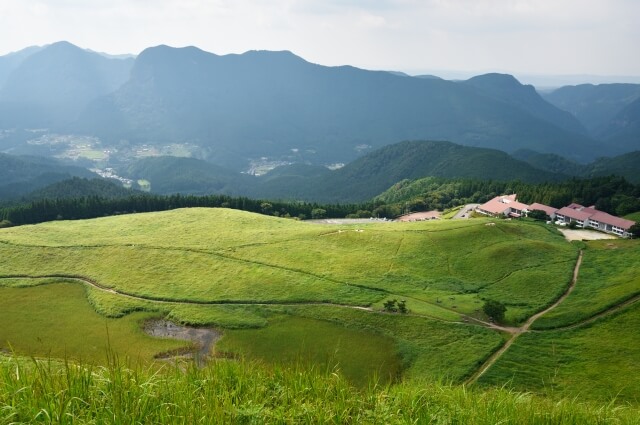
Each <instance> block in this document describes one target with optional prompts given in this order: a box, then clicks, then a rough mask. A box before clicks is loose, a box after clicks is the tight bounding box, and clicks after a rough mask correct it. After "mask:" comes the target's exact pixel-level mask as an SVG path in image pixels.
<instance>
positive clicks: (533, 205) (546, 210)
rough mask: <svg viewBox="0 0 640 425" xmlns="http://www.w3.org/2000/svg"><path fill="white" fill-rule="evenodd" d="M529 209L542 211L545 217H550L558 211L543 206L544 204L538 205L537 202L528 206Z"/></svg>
mask: <svg viewBox="0 0 640 425" xmlns="http://www.w3.org/2000/svg"><path fill="white" fill-rule="evenodd" d="M529 209H530V210H540V211H544V212H545V213H547V215H551V214H553V213H555V212H556V211H558V209H557V208H553V207H550V206H548V205H545V204H539V203H537V202H534V203H533V204H531V205H529Z"/></svg>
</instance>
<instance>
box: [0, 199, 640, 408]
mask: <svg viewBox="0 0 640 425" xmlns="http://www.w3.org/2000/svg"><path fill="white" fill-rule="evenodd" d="M0 242H2V243H0V254H1V256H2V258H4V259H6V261H4V262H2V263H1V264H0V295H2V296H0V317H2V318H3V322H4V323H5V324H6V325H5V326H3V327H2V328H0V341H3V342H2V343H0V344H2V345H0V348H5V347H6V345H5V344H6V343H5V342H4V341H7V340H8V341H10V342H11V346H12V349H13V351H14V353H16V354H22V355H35V356H38V355H43V354H46V355H52V354H53V355H55V356H63V355H64V356H65V357H66V358H67V359H68V360H67V361H69V360H71V359H74V358H79V357H82V358H83V359H90V360H91V361H93V362H97V363H100V362H101V360H100V358H101V356H102V355H103V351H102V347H103V344H106V343H107V342H106V340H107V339H108V338H107V334H106V333H105V331H104V323H105V319H104V317H103V318H102V320H100V316H98V315H103V316H107V317H108V318H109V319H107V320H108V326H109V329H110V330H109V333H108V334H109V335H111V336H110V338H113V340H112V341H111V344H110V346H111V347H112V349H113V350H117V351H116V354H117V353H130V354H136V353H137V356H139V358H140V357H141V358H143V359H146V360H145V361H147V362H148V361H151V358H152V357H153V356H154V352H155V353H157V352H158V351H159V350H167V349H168V348H170V347H171V346H172V345H173V347H176V346H177V345H178V344H170V343H169V342H167V341H166V340H157V339H152V338H149V337H146V338H145V337H144V335H143V334H142V330H141V329H140V327H139V326H140V324H138V327H136V325H135V323H136V320H140V321H143V320H148V318H150V317H152V316H153V315H155V316H156V317H157V316H161V317H165V318H169V319H170V320H172V321H175V322H181V323H186V324H192V325H198V326H215V327H217V328H218V329H220V330H222V331H223V333H224V336H223V337H222V339H221V340H220V341H218V342H217V343H216V345H215V348H214V350H215V354H214V355H216V356H219V357H234V356H245V357H246V358H247V359H255V360H259V361H262V362H264V363H266V364H270V365H282V366H283V367H289V366H291V365H292V364H297V366H296V367H302V368H305V369H306V368H307V367H308V365H315V367H320V368H321V370H323V368H327V370H328V371H330V373H333V374H335V376H345V377H346V379H348V380H349V382H352V383H353V384H354V385H363V386H364V387H367V377H368V376H371V374H375V373H376V371H378V373H382V374H381V375H378V376H379V379H386V378H385V377H390V378H391V382H394V380H401V381H402V382H403V384H401V385H413V384H416V385H418V384H419V385H422V386H424V385H425V383H429V382H434V381H438V380H441V379H445V378H446V379H447V380H448V382H451V383H452V384H454V385H457V384H458V383H462V382H466V383H467V385H474V386H476V385H477V386H478V387H479V388H482V389H487V388H492V387H503V386H505V385H508V386H512V387H515V388H517V389H519V390H525V391H530V392H534V393H539V394H544V395H545V396H547V397H549V398H550V399H552V400H557V399H558V398H565V397H576V396H578V395H579V396H580V399H581V400H591V401H594V402H600V403H606V402H610V400H611V397H612V396H613V397H616V400H615V402H614V403H631V404H634V403H637V400H638V398H637V397H638V391H639V390H640V387H639V385H640V381H639V380H638V376H640V374H639V373H638V364H637V362H635V361H634V360H635V359H636V358H637V356H638V355H639V353H640V346H639V345H638V340H637V338H634V334H633V332H629V331H628V330H629V329H634V328H635V327H636V325H637V323H638V318H639V317H640V316H639V315H638V312H639V311H638V304H637V303H638V300H640V293H638V285H637V283H638V278H639V276H638V273H637V270H636V269H635V268H629V267H628V264H631V263H633V262H634V261H635V260H636V259H637V257H638V255H639V248H640V245H639V244H638V243H637V241H633V240H614V241H598V242H586V243H582V244H580V245H576V244H571V243H568V242H567V241H566V240H564V238H563V237H562V236H561V235H560V234H558V233H557V232H555V231H553V229H552V228H550V227H547V226H545V225H543V224H535V223H531V222H520V221H506V220H498V221H495V220H491V219H472V220H462V221H448V220H442V221H432V222H421V223H381V222H370V223H366V224H363V223H358V224H354V225H342V226H340V225H319V224H313V223H306V222H299V221H295V220H291V219H281V218H275V217H268V216H263V215H256V214H251V213H246V212H241V211H233V210H227V209H224V208H213V209H212V208H190V209H182V210H174V211H168V212H160V213H147V214H131V215H123V216H117V217H106V218H100V219H94V220H83V221H56V222H50V223H44V224H39V225H35V226H22V227H13V228H7V229H0ZM425 265H428V267H425ZM603 265H607V267H605V268H603ZM576 276H577V278H576ZM569 288H572V290H569ZM394 299H395V300H396V301H397V300H406V305H407V307H408V309H409V312H408V313H405V314H402V313H398V312H395V313H393V312H389V311H387V310H386V307H385V304H386V303H387V302H388V301H392V300H394ZM489 299H491V300H498V301H500V302H502V303H504V304H505V305H506V306H507V316H506V323H507V324H508V325H509V327H502V326H501V325H497V324H491V323H489V322H488V321H487V317H486V315H484V314H483V313H482V310H481V306H482V302H483V301H485V300H489ZM87 300H88V302H87ZM44 306H48V307H46V308H44ZM34 311H39V314H40V315H42V316H43V317H47V318H48V317H55V315H57V316H58V317H57V319H56V320H57V322H58V323H64V324H66V325H65V326H67V327H68V328H69V329H73V332H64V333H59V332H57V331H56V330H55V329H49V332H43V329H48V328H51V326H50V321H48V320H45V321H38V320H33V315H34ZM543 311H545V312H544V314H540V315H538V316H533V315H534V314H536V313H538V312H543ZM138 323H139V322H138ZM100 327H102V331H101V332H99V331H98V329H99V328H100ZM530 327H531V328H532V329H535V332H531V331H530V330H529V329H530ZM310 332H311V333H312V335H313V338H309V335H310ZM101 335H102V336H101ZM52 336H53V337H52ZM101 338H102V340H101ZM89 341H90V342H89ZM507 341H508V343H507ZM88 342H89V343H88ZM178 348H179V347H176V348H175V349H176V350H178ZM500 348H503V349H502V350H500ZM131 350H136V352H132V351H131ZM179 352H184V349H183V350H182V351H179ZM492 354H493V355H494V356H495V357H492ZM523 361H524V362H526V364H528V365H530V367H527V368H522V364H523V363H522V362H523ZM0 362H1V359H0ZM296 362H297V363H296ZM215 363H216V364H219V362H215ZM222 363H228V362H222ZM231 364H236V363H235V362H231ZM398 368H399V369H398ZM67 369H69V368H67ZM71 369H73V370H76V369H75V368H71ZM13 370H15V366H14V369H13ZM178 370H180V369H178ZM194 370H195V369H194ZM24 373H25V375H26V372H24ZM194 373H195V372H194ZM298 373H299V372H298ZM389 374H390V375H389ZM177 375H179V376H183V374H182V373H179V374H177ZM3 376H4V375H3ZM190 376H193V375H190ZM3 379H4V378H3ZM574 379H579V380H580V386H576V385H575V384H574ZM396 382H397V381H396ZM549 382H553V386H549ZM22 385H24V383H22ZM378 385H380V381H378ZM369 387H370V386H369ZM466 390H467V391H468V390H469V388H468V387H467V388H466Z"/></svg>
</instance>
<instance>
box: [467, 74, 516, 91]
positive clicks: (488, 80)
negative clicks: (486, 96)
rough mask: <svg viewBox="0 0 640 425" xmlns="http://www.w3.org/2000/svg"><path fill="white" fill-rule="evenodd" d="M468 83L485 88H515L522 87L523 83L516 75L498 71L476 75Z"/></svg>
mask: <svg viewBox="0 0 640 425" xmlns="http://www.w3.org/2000/svg"><path fill="white" fill-rule="evenodd" d="M466 82H467V83H469V84H472V85H474V86H476V87H484V88H489V87H491V88H497V87H502V88H503V89H506V88H515V87H522V86H523V84H522V83H520V81H518V79H517V78H516V77H514V76H513V75H511V74H500V73H498V72H491V73H488V74H482V75H476V76H475V77H471V78H469V79H468V80H467V81H466Z"/></svg>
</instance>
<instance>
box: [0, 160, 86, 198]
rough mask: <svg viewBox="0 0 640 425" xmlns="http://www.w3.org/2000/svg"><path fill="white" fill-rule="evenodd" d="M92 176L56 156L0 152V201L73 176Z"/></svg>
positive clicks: (17, 196)
mask: <svg viewBox="0 0 640 425" xmlns="http://www.w3.org/2000/svg"><path fill="white" fill-rule="evenodd" d="M74 176H76V177H84V178H92V177H93V178H95V177H97V175H96V174H94V173H92V172H91V171H89V170H87V169H85V168H81V167H76V166H70V165H65V164H62V163H61V162H59V161H57V160H55V159H49V158H42V157H36V156H18V155H8V154H5V153H1V152H0V202H2V201H7V200H12V199H16V198H19V197H21V196H24V195H27V194H29V193H30V192H33V191H35V190H38V189H42V188H44V187H46V186H49V185H51V184H53V183H57V182H60V181H63V180H67V179H70V178H72V177H74Z"/></svg>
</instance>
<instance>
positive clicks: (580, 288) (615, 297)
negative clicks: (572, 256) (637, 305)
mask: <svg viewBox="0 0 640 425" xmlns="http://www.w3.org/2000/svg"><path fill="white" fill-rule="evenodd" d="M639 259H640V240H620V239H616V240H604V241H591V242H588V243H587V244H586V248H585V250H584V261H583V265H582V267H581V269H580V276H579V278H578V284H577V285H576V287H575V289H574V291H573V292H572V293H571V294H570V295H569V297H567V299H566V300H564V302H563V303H562V304H561V305H559V306H558V307H557V308H555V309H554V310H552V311H551V312H549V313H548V314H546V315H544V316H543V317H541V318H540V319H539V320H538V321H536V322H535V323H534V325H533V328H534V329H553V328H560V327H564V326H569V325H572V324H574V323H579V322H580V321H582V320H585V319H588V318H589V317H592V316H594V315H596V314H598V313H600V312H603V311H606V310H607V309H610V308H612V307H614V306H616V305H618V304H620V303H621V302H624V301H625V300H628V299H630V298H632V297H635V296H638V295H640V270H639V269H638V267H637V263H638V260H639Z"/></svg>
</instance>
